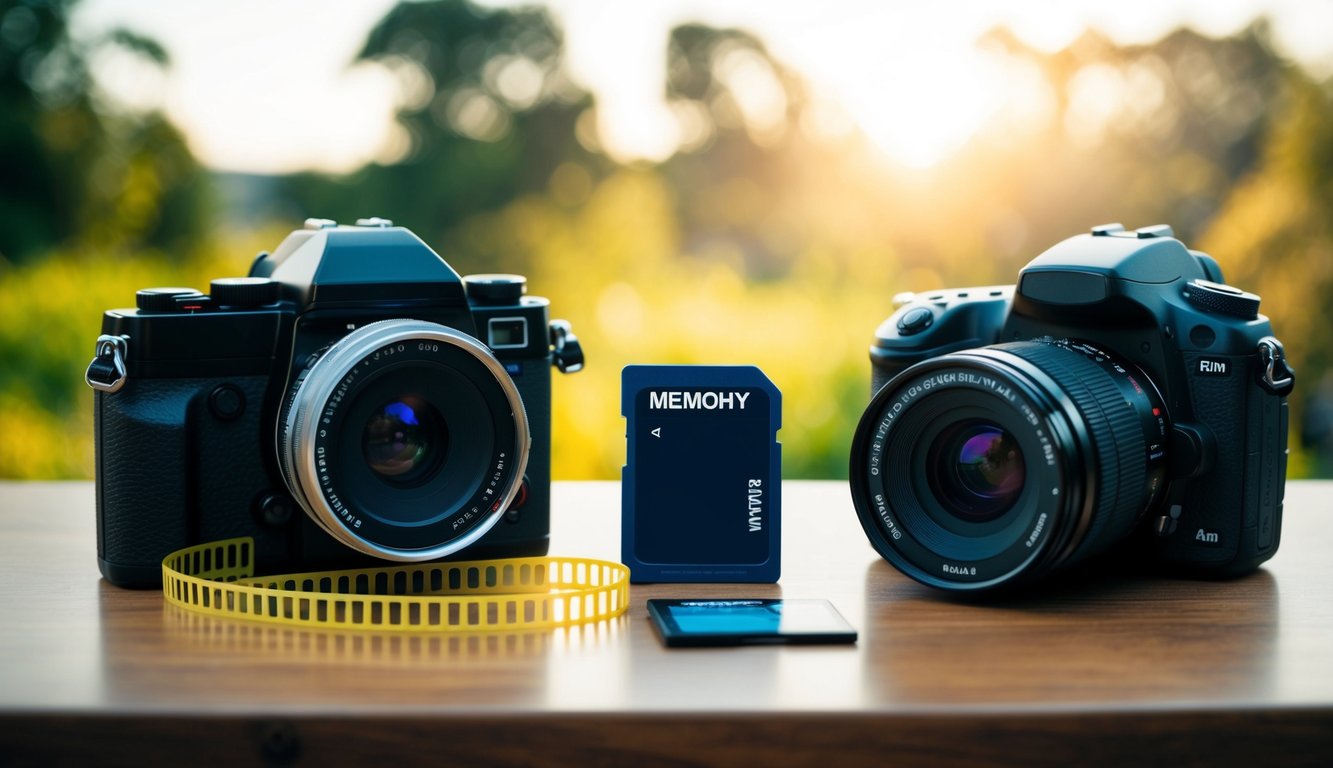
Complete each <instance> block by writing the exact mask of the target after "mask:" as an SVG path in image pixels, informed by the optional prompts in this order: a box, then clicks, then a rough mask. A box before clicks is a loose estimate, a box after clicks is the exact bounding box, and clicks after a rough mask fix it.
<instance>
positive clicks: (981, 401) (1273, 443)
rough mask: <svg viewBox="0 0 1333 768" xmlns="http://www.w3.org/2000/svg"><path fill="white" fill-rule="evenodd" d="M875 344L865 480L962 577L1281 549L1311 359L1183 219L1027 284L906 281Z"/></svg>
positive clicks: (1190, 562)
mask: <svg viewBox="0 0 1333 768" xmlns="http://www.w3.org/2000/svg"><path fill="white" fill-rule="evenodd" d="M897 302H898V303H899V304H900V306H899V307H898V309H897V311H896V312H894V313H893V315H892V316H891V317H889V319H888V320H886V321H885V322H884V323H883V324H882V325H880V326H879V329H878V330H877V331H876V335H875V341H874V344H873V345H872V346H871V349H870V359H871V362H872V372H873V377H872V378H873V384H872V398H871V402H870V406H869V408H868V409H867V410H866V412H865V415H864V416H863V417H862V419H861V421H860V424H859V425H858V426H857V429H856V434H855V438H854V441H853V444H852V452H851V473H850V477H851V490H852V497H853V500H854V503H855V506H856V511H857V515H858V516H859V518H860V521H861V525H862V527H863V528H864V529H865V532H866V535H867V536H868V537H869V539H870V542H871V544H872V545H873V546H874V547H875V549H876V550H877V551H878V552H879V553H880V554H881V555H882V556H883V557H884V558H885V559H886V560H888V561H889V562H890V563H892V564H893V565H894V566H896V567H897V568H898V569H900V570H901V571H903V572H904V573H906V574H907V575H909V576H911V577H913V578H915V579H917V580H918V581H921V582H923V583H925V584H929V585H931V586H934V587H939V588H942V589H946V590H953V591H958V592H979V591H986V590H992V589H995V588H999V587H1004V586H1013V585H1019V584H1025V583H1029V582H1031V581H1032V580H1035V579H1038V578H1040V577H1042V576H1043V575H1045V574H1048V573H1050V572H1052V571H1054V570H1057V569H1059V568H1061V567H1063V566H1068V565H1072V564H1074V563H1077V562H1080V561H1083V560H1085V559H1086V558H1088V557H1090V556H1091V555H1094V554H1096V553H1099V552H1102V551H1105V550H1107V549H1109V548H1110V547H1111V545H1113V544H1115V543H1117V542H1120V541H1122V540H1126V539H1131V540H1133V539H1135V537H1131V534H1133V533H1136V532H1138V533H1140V534H1141V539H1138V540H1137V541H1138V543H1139V544H1140V545H1141V546H1140V547H1135V546H1133V545H1128V546H1127V547H1126V548H1125V551H1127V552H1129V553H1135V554H1130V555H1128V557H1130V558H1139V557H1146V558H1148V559H1149V561H1151V562H1153V563H1155V564H1160V565H1164V566H1171V567H1172V568H1173V569H1178V570H1184V571H1188V572H1192V573H1195V574H1202V575H1219V576H1225V575H1234V574H1240V573H1244V572H1247V571H1250V570H1253V569H1254V568H1256V567H1258V565H1259V564H1260V563H1262V562H1264V561H1265V560H1267V559H1268V558H1270V557H1272V556H1273V553H1274V552H1276V551H1277V548H1278V540H1279V535H1280V530H1281V524H1282V496H1283V485H1284V480H1285V475H1286V464H1287V458H1286V456H1287V400H1286V398H1287V395H1288V394H1289V393H1290V392H1291V389H1292V386H1293V383H1294V378H1295V377H1294V374H1293V372H1292V369H1291V367H1290V366H1289V365H1288V364H1287V362H1286V358H1285V356H1284V353H1283V348H1282V344H1281V343H1279V342H1278V340H1277V339H1276V338H1275V337H1274V336H1273V331H1272V328H1271V327H1270V325H1269V322H1268V318H1266V317H1264V316H1263V315H1260V314H1259V297H1258V296H1255V295H1254V294H1251V293H1247V292H1245V291H1242V290H1240V289H1237V288H1233V287H1231V286H1229V285H1226V284H1225V283H1224V281H1223V278H1222V272H1221V269H1220V268H1219V267H1218V265H1217V262H1216V261H1214V260H1213V259H1212V258H1211V257H1209V256H1207V255H1206V254H1203V253H1199V252H1197V251H1191V250H1188V249H1187V248H1186V247H1185V246H1184V245H1183V244H1181V242H1180V241H1178V240H1176V239H1175V238H1174V237H1173V236H1172V232H1171V229H1170V227H1166V226H1154V227H1145V228H1143V229H1139V230H1136V231H1126V230H1125V229H1124V228H1123V227H1121V226H1120V225H1118V224H1113V225H1107V226H1102V227H1097V228H1096V229H1094V230H1092V233H1091V234H1085V235H1080V236H1077V237H1073V238H1070V239H1068V240H1065V241H1064V242H1062V243H1059V244H1058V245H1056V246H1055V247H1053V248H1051V249H1049V250H1047V251H1046V252H1045V253H1043V254H1041V255H1040V256H1038V257H1037V258H1036V259H1034V260H1033V261H1031V262H1030V263H1028V265H1027V266H1026V267H1024V268H1023V270H1022V271H1021V272H1020V273H1019V277H1018V284H1017V286H988V287H982V288H965V289H950V290H943V291H933V292H929V293H924V294H917V295H901V296H900V297H898V298H897Z"/></svg>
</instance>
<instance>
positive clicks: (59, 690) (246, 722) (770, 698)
mask: <svg viewBox="0 0 1333 768" xmlns="http://www.w3.org/2000/svg"><path fill="white" fill-rule="evenodd" d="M784 495H785V499H784V502H785V504H784V509H783V516H784V521H785V529H786V530H785V533H786V541H785V542H784V550H783V552H784V555H783V560H784V562H783V578H782V582H781V584H779V585H750V586H745V585H741V586H719V585H704V586H690V585H675V586H672V585H653V586H638V585H636V586H634V587H633V588H632V591H631V603H632V605H631V609H630V612H629V614H628V615H627V616H625V617H622V618H621V619H619V620H617V621H614V622H610V623H602V624H597V625H591V626H586V627H583V628H578V629H570V630H562V631H554V632H549V633H540V634H526V635H472V636H464V637H440V636H432V637H400V636H389V635H376V634H357V633H330V632H316V631H301V630H288V629H283V628H276V627H268V626H265V625H258V624H249V623H241V622H227V621H222V620H218V619H210V618H202V617H195V616H193V615H190V614H185V613H183V612H181V611H180V610H178V609H176V608H174V607H171V606H167V605H165V604H164V603H163V600H162V598H161V595H160V594H158V593H155V592H136V591H126V590H121V589H118V588H115V587H112V586H110V585H108V584H106V583H105V582H103V581H101V580H100V578H99V576H98V573H97V568H96V564H95V558H94V528H93V524H94V512H93V489H92V485H91V484H89V483H38V484H20V483H0V568H2V569H3V571H0V574H2V576H3V578H0V765H5V766H7V765H25V764H41V765H45V764H51V763H68V764H86V765H94V764H95V765H106V764H118V763H125V764H135V765H146V764H157V763H167V762H168V761H170V762H171V763H173V764H190V765H194V764H228V765H233V766H234V765H249V764H255V763H257V762H268V763H271V764H302V765H323V764H329V763H334V762H338V761H347V762H370V761H372V760H373V761H375V762H376V764H386V765H397V764H402V763H429V764H436V765H440V764H451V765H480V764H487V765H523V766H526V765H536V764H567V765H660V764H671V765H691V764H718V765H736V766H761V765H770V764H772V765H777V764H791V765H818V766H821V768H833V767H834V766H842V765H857V764H865V765H877V766H882V765H912V764H922V763H938V762H941V761H950V762H954V763H961V764H974V765H986V764H994V763H1011V764H1023V765H1042V764H1050V765H1086V764H1125V765H1130V764H1144V763H1152V764H1172V763H1178V762H1184V763H1188V764H1225V763H1234V764H1244V765H1272V764H1310V765H1324V766H1327V765H1333V515H1330V514H1329V513H1330V509H1331V508H1333V483H1328V482H1302V483H1293V484H1291V485H1290V486H1289V488H1288V494H1287V516H1286V521H1285V527H1284V529H1283V548H1282V551H1281V552H1280V553H1279V554H1278V555H1277V557H1276V558H1275V559H1274V560H1273V561H1271V562H1270V563H1269V564H1268V565H1267V567H1265V568H1264V569H1263V570H1261V571H1259V572H1258V573H1255V574H1253V575H1251V576H1249V577H1246V578H1243V579H1240V580H1236V581H1231V582H1220V583H1219V582H1199V581H1168V580H1160V579H1147V578H1134V577H1123V576H1121V577H1111V576H1093V577H1089V578H1084V579H1082V580H1078V581H1075V582H1074V583H1072V584H1070V583H1063V584H1051V585H1049V586H1050V587H1051V588H1050V589H1047V590H1044V591H1042V592H1041V593H1040V594H1038V595H1036V596H1033V597H1029V598H1026V599H1024V600H1022V601H1018V602H1007V603H999V604H985V605H976V604H967V603H962V602H957V601H954V600H950V599H945V598H942V597H941V595H940V594H939V593H936V592H933V591H931V590H928V589H926V588H925V587H920V586H918V585H916V584H915V583H914V582H912V581H910V580H908V579H906V578H905V577H903V576H901V575H899V574H898V572H897V571H895V570H893V569H892V568H891V567H890V566H889V565H888V564H886V563H885V562H883V561H882V560H880V559H879V557H878V556H877V555H875V553H874V552H873V551H872V550H871V549H870V546H869V545H868V544H867V543H866V541H865V538H864V536H863V534H862V532H861V530H860V528H859V526H858V524H857V522H856V519H855V514H854V513H853V511H852V508H851V502H850V499H849V496H848V492H847V488H846V484H845V483H842V482H788V483H787V484H786V486H785V488H784ZM553 509H554V515H553V516H554V519H555V520H554V523H553V526H554V528H553V531H552V551H553V553H557V554H570V555H574V554H577V555H587V556H592V557H602V558H609V559H617V558H618V554H619V520H618V510H619V486H618V485H617V484H615V483H558V484H556V487H555V489H554V503H553ZM1057 580H1058V577H1057ZM1065 581H1066V582H1067V580H1065ZM705 595H707V596H733V597H737V596H754V595H757V596H783V597H825V598H829V599H831V600H832V601H833V602H834V604H835V605H836V606H837V607H838V608H839V609H840V610H841V611H842V612H843V614H844V615H845V616H846V617H847V618H848V619H849V620H850V621H851V622H852V624H853V625H855V626H856V627H857V628H858V629H859V630H860V633H861V635H860V641H859V643H858V644H857V645H856V646H848V647H759V648H743V649H698V650H666V649H664V648H663V647H662V646H661V644H660V643H659V642H658V639H657V637H656V635H655V634H654V632H653V629H652V627H651V626H650V625H649V623H648V619H647V616H646V612H645V610H644V604H643V601H644V600H645V599H646V598H648V597H663V596H687V597H694V596H705Z"/></svg>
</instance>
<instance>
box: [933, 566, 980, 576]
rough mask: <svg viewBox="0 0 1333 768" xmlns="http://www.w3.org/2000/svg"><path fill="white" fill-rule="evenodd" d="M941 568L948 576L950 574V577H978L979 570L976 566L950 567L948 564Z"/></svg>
mask: <svg viewBox="0 0 1333 768" xmlns="http://www.w3.org/2000/svg"><path fill="white" fill-rule="evenodd" d="M940 567H941V568H943V569H944V572H945V573H947V574H949V575H950V576H976V575H977V569H976V566H972V565H950V564H948V563H945V564H944V565H942V566H940Z"/></svg>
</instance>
